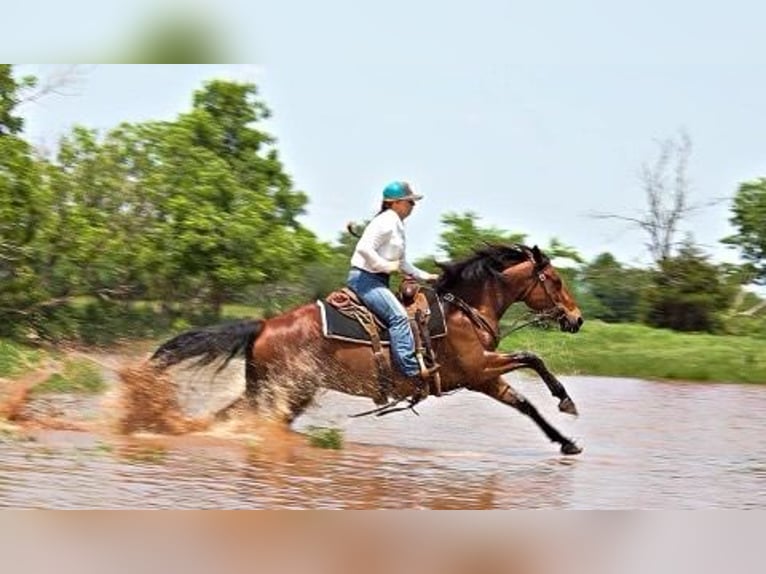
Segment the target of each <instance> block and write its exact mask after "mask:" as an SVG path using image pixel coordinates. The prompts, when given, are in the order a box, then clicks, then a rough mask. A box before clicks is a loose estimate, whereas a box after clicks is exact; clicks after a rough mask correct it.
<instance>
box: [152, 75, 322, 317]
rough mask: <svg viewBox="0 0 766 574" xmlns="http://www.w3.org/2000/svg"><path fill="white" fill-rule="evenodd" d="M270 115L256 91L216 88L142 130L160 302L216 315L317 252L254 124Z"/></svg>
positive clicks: (300, 207)
mask: <svg viewBox="0 0 766 574" xmlns="http://www.w3.org/2000/svg"><path fill="white" fill-rule="evenodd" d="M268 113H269V112H268V109H267V108H266V106H265V104H263V102H261V101H260V100H259V99H258V97H257V91H256V88H255V86H254V85H252V84H239V83H235V82H224V81H213V82H209V83H208V84H206V85H205V87H204V88H203V89H202V90H199V91H198V92H196V93H195V94H194V106H193V109H192V111H191V112H189V113H187V114H183V115H181V116H180V117H179V118H178V120H176V121H175V122H171V123H155V124H152V125H149V126H146V128H147V130H149V131H148V134H149V136H150V137H149V138H148V140H149V141H148V142H147V143H146V144H145V145H147V147H148V148H149V149H150V153H149V157H151V158H154V160H153V161H152V162H149V163H148V165H147V166H146V167H147V169H148V170H149V171H148V172H147V173H144V175H143V178H144V183H145V184H146V185H147V186H148V188H149V189H150V190H151V191H150V194H151V196H152V198H153V201H154V204H155V210H156V215H155V219H156V221H155V225H154V226H152V228H151V229H150V232H151V234H152V240H153V241H154V245H155V249H154V252H155V255H156V259H155V261H154V262H153V263H152V264H151V277H152V279H151V281H152V291H153V292H155V293H156V294H157V296H158V297H159V298H160V299H162V300H165V301H170V300H173V299H177V298H178V297H179V296H181V297H183V298H192V297H194V298H197V299H199V300H200V301H202V302H203V303H205V304H206V305H207V306H208V307H209V308H210V309H211V310H212V311H213V312H214V313H216V314H217V313H218V312H219V311H220V308H221V305H222V303H223V302H224V301H226V300H228V299H230V298H232V297H234V296H236V294H237V293H238V292H241V291H242V290H243V289H246V288H247V287H248V286H250V285H252V284H255V283H266V282H273V281H277V280H281V279H286V278H297V277H299V276H300V274H301V271H302V268H303V266H304V265H305V264H306V263H307V262H309V261H312V260H313V259H315V258H316V257H318V256H319V255H320V253H321V250H322V248H321V246H320V244H319V242H318V241H317V240H316V237H315V236H314V234H313V233H311V232H310V231H309V230H308V229H306V228H304V227H303V226H302V225H301V224H300V223H299V221H298V217H299V216H300V215H301V214H302V213H303V212H304V209H305V204H306V202H307V198H306V195H305V194H304V193H302V192H300V191H297V190H295V189H294V188H293V184H292V181H291V179H290V177H289V176H288V175H287V174H286V173H285V171H284V167H283V165H282V163H281V161H280V159H279V156H278V153H277V151H276V149H275V148H274V139H273V138H272V137H271V136H270V135H269V134H267V133H266V132H264V131H262V130H261V129H259V127H258V125H257V124H258V122H260V121H261V120H262V119H264V118H265V117H267V116H268Z"/></svg>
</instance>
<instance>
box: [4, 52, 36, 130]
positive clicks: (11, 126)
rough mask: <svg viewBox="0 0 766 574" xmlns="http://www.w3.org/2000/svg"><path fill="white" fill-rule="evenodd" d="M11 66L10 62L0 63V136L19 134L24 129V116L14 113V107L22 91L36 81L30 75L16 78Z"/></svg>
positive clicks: (32, 85) (19, 100) (18, 101)
mask: <svg viewBox="0 0 766 574" xmlns="http://www.w3.org/2000/svg"><path fill="white" fill-rule="evenodd" d="M12 68H13V66H12V65H11V64H0V137H2V136H7V135H15V134H19V133H21V131H22V130H23V129H24V118H22V117H21V116H17V115H15V108H16V107H17V106H18V105H19V103H20V102H21V94H22V92H23V91H24V90H26V89H28V88H32V87H34V86H35V84H36V83H37V80H36V79H35V78H34V77H32V76H26V77H24V78H21V79H20V80H17V79H16V78H14V76H13V73H12V72H13V69H12Z"/></svg>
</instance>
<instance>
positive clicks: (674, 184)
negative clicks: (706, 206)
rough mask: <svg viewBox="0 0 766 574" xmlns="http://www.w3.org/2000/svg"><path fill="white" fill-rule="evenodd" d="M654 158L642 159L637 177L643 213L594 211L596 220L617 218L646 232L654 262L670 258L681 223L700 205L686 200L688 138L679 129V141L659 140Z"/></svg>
mask: <svg viewBox="0 0 766 574" xmlns="http://www.w3.org/2000/svg"><path fill="white" fill-rule="evenodd" d="M658 145H659V151H658V153H657V157H656V159H655V160H654V161H653V162H651V163H649V162H644V163H643V164H642V165H641V167H640V169H639V174H638V178H639V180H640V182H641V186H642V187H643V190H644V194H645V196H646V205H647V209H646V212H645V213H644V214H642V215H640V216H638V217H631V216H625V215H620V214H611V213H609V214H604V213H598V214H594V215H593V217H595V218H597V219H616V220H619V221H624V222H626V223H629V224H630V225H632V226H634V227H638V228H639V229H641V230H642V231H644V232H646V235H647V242H646V246H647V249H648V250H649V253H650V254H651V256H652V259H653V260H654V262H655V263H659V262H660V261H663V260H665V259H667V258H669V257H670V256H671V255H672V253H673V249H674V247H675V246H676V245H677V242H676V240H675V237H676V235H677V234H678V231H679V226H680V224H681V222H682V221H683V220H684V218H686V217H687V216H688V215H689V213H691V212H692V211H694V210H696V209H699V208H700V206H696V205H692V204H690V203H689V193H690V190H691V184H690V182H689V179H688V176H687V172H688V168H689V157H690V156H691V150H692V145H691V138H690V137H689V135H688V134H687V133H686V132H685V131H683V130H682V131H681V132H680V134H679V136H678V140H676V139H673V138H667V139H664V140H661V141H659V142H658Z"/></svg>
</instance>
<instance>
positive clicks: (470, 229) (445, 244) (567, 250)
mask: <svg viewBox="0 0 766 574" xmlns="http://www.w3.org/2000/svg"><path fill="white" fill-rule="evenodd" d="M441 222H442V225H444V226H445V229H444V231H442V233H441V235H440V236H439V237H440V241H439V249H440V250H441V252H442V253H444V254H445V255H446V257H447V259H449V260H455V259H460V258H462V257H465V256H467V255H469V254H470V253H472V252H473V250H474V249H476V248H478V247H481V246H482V245H484V244H486V243H490V244H492V243H500V244H506V245H511V244H514V243H524V241H525V240H526V235H524V234H523V233H514V232H512V231H506V230H504V229H500V228H497V227H492V226H490V227H484V226H481V225H479V216H478V215H477V214H475V213H473V212H470V211H469V212H466V213H447V214H446V215H444V216H442V219H441ZM544 251H545V253H546V255H548V256H549V257H550V258H556V257H559V258H565V259H570V260H572V261H575V262H577V263H579V262H581V261H582V258H581V257H580V255H579V254H578V253H577V251H576V250H575V249H574V248H573V247H570V246H568V245H565V244H564V243H562V242H561V241H559V240H558V239H557V238H555V237H554V238H552V239H551V240H550V242H549V243H548V246H547V247H546V248H545V249H544Z"/></svg>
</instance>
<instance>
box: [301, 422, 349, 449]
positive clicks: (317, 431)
mask: <svg viewBox="0 0 766 574" xmlns="http://www.w3.org/2000/svg"><path fill="white" fill-rule="evenodd" d="M307 435H308V438H309V444H310V445H311V446H315V447H317V448H327V449H332V450H340V449H342V448H343V431H342V430H340V429H338V428H334V427H316V426H311V427H309V428H308V429H307Z"/></svg>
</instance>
